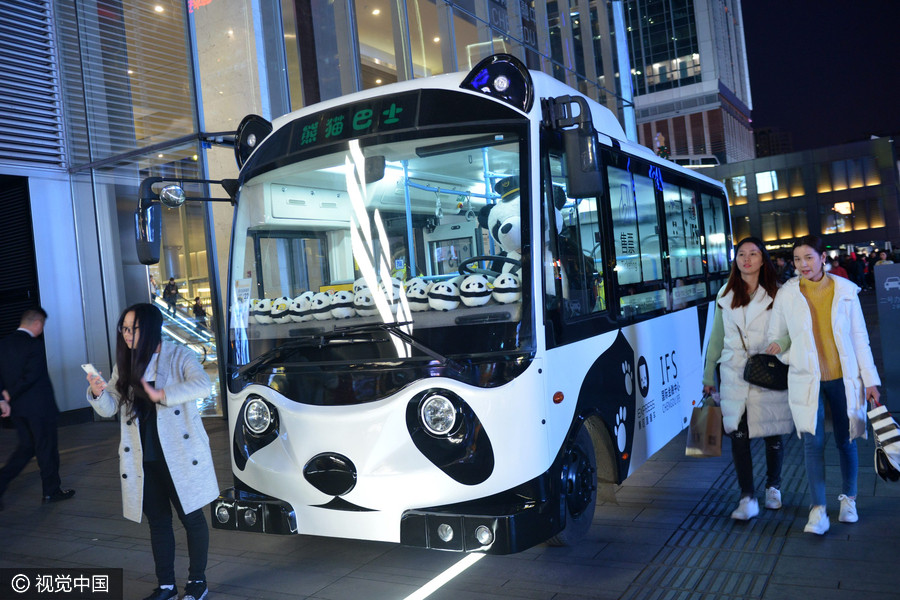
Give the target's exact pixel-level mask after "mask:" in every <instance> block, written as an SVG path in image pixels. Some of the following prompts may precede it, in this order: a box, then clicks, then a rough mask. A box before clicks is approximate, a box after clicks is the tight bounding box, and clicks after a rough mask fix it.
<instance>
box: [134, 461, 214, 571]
mask: <svg viewBox="0 0 900 600" xmlns="http://www.w3.org/2000/svg"><path fill="white" fill-rule="evenodd" d="M172 505H174V506H175V510H176V511H177V513H178V518H179V519H181V523H182V525H184V531H185V533H186V534H187V543H188V557H189V566H188V580H190V581H206V559H207V555H208V554H209V527H208V526H207V524H206V517H205V516H204V515H203V509H200V508H198V509H197V510H195V511H194V512H192V513H190V514H187V515H186V514H184V511H183V510H182V509H181V502H179V501H178V494H177V493H176V492H175V485H174V484H173V483H172V476H171V475H170V474H169V468H168V466H166V463H165V461H154V462H146V463H144V514H145V515H147V522H148V523H149V524H150V546H151V547H152V549H153V562H155V563H156V579H157V581H158V582H159V585H175V532H174V530H173V529H172Z"/></svg>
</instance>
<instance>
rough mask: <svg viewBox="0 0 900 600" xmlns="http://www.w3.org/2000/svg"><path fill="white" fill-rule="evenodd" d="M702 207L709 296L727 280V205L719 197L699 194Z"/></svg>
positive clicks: (728, 267)
mask: <svg viewBox="0 0 900 600" xmlns="http://www.w3.org/2000/svg"><path fill="white" fill-rule="evenodd" d="M700 203H701V205H702V206H703V232H704V236H703V237H704V240H705V242H706V263H707V271H708V273H709V285H710V287H709V290H710V294H715V293H716V292H717V291H718V290H719V288H720V287H722V286H723V285H724V284H725V281H726V280H727V279H728V272H729V269H730V265H729V264H728V203H727V202H726V201H725V198H723V197H722V196H721V195H719V194H717V195H711V194H707V193H705V192H701V193H700Z"/></svg>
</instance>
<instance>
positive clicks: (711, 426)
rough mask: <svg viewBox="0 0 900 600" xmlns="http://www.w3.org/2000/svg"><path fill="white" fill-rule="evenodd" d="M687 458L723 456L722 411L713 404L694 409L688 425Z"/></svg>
mask: <svg viewBox="0 0 900 600" xmlns="http://www.w3.org/2000/svg"><path fill="white" fill-rule="evenodd" d="M684 454H685V456H695V457H707V456H709V457H712V456H722V409H721V408H719V407H718V406H715V405H712V404H706V405H704V406H697V407H694V410H693V411H691V423H690V425H688V434H687V444H686V445H685V448H684Z"/></svg>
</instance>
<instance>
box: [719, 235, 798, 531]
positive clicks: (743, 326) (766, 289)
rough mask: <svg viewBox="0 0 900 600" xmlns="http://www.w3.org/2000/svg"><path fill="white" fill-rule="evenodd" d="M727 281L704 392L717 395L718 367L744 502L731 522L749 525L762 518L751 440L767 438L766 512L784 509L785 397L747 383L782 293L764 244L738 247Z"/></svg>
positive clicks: (788, 415) (756, 242) (744, 243)
mask: <svg viewBox="0 0 900 600" xmlns="http://www.w3.org/2000/svg"><path fill="white" fill-rule="evenodd" d="M735 251H736V256H735V259H734V262H733V263H732V265H731V274H730V275H729V277H728V282H727V283H726V284H725V286H724V287H722V289H721V290H719V294H718V296H717V298H716V313H715V317H714V320H713V328H712V331H711V332H710V340H709V345H708V346H707V349H706V368H705V369H704V373H703V392H704V393H705V394H709V393H712V392H715V391H716V387H715V369H716V365H718V366H719V376H720V378H721V386H720V388H719V398H720V403H721V407H722V420H723V425H724V426H725V433H727V434H728V435H730V436H731V456H732V460H733V461H734V470H735V472H736V474H737V479H738V485H739V486H740V488H741V497H740V501H739V503H738V506H737V508H736V509H735V510H734V511H733V512H732V513H731V518H732V519H737V520H741V521H746V520H748V519H752V518H753V517H755V516H757V515H758V514H759V502H758V501H757V499H756V487H755V486H754V484H753V459H752V456H751V453H750V440H751V439H752V438H759V437H761V438H764V439H765V444H766V500H765V506H766V508H769V509H772V510H777V509H779V508H781V491H780V488H781V465H782V462H783V460H784V445H783V436H784V434H786V433H790V432H791V431H792V430H793V428H794V426H793V422H792V421H791V411H790V408H789V407H788V399H787V392H783V391H775V390H768V389H765V388H761V387H758V386H755V385H751V384H749V383H747V382H746V381H745V380H744V366H745V365H746V364H747V359H748V358H749V357H750V356H751V355H753V354H759V353H761V352H763V351H764V350H765V348H766V345H767V344H766V329H767V327H768V324H769V317H770V315H771V314H772V304H773V302H774V300H775V294H776V293H777V292H778V284H777V274H776V272H775V266H774V265H773V264H772V260H771V258H769V254H768V252H766V249H765V246H764V245H763V243H762V242H761V241H760V240H758V239H756V238H752V237H748V238H745V239H743V240H741V241H740V243H738V245H737V247H736V248H735Z"/></svg>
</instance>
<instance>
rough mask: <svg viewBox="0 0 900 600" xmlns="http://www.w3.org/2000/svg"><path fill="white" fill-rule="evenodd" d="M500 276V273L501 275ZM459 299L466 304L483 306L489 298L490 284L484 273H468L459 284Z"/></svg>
mask: <svg viewBox="0 0 900 600" xmlns="http://www.w3.org/2000/svg"><path fill="white" fill-rule="evenodd" d="M501 277H502V275H501ZM459 299H460V300H462V303H463V304H465V305H466V306H484V305H485V304H487V303H488V301H489V300H490V299H491V284H490V283H488V280H487V277H485V276H484V275H469V276H468V277H466V278H465V279H463V280H462V283H461V284H460V285H459Z"/></svg>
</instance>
